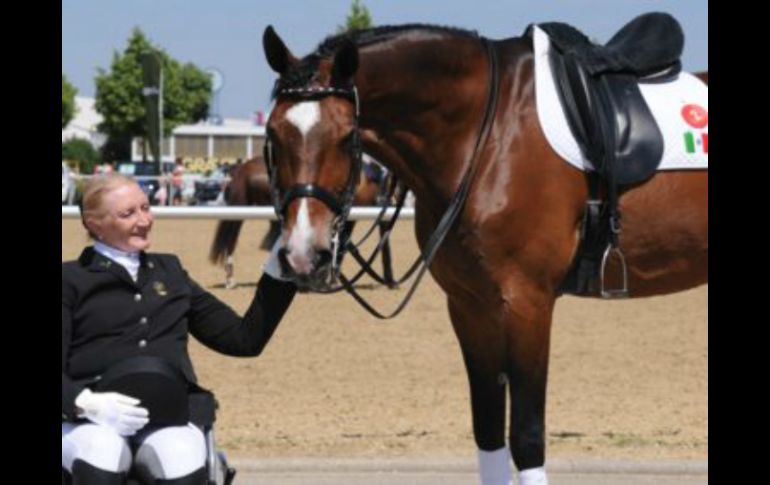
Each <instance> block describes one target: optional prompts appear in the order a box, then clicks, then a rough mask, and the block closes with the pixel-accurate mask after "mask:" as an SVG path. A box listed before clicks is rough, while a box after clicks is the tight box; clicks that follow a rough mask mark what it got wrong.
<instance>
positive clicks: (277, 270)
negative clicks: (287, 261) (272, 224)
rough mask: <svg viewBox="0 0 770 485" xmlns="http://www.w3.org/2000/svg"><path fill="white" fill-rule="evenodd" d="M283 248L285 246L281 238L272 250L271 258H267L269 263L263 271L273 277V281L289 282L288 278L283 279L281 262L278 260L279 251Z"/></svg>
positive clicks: (266, 263)
mask: <svg viewBox="0 0 770 485" xmlns="http://www.w3.org/2000/svg"><path fill="white" fill-rule="evenodd" d="M282 247H283V244H282V242H281V237H280V236H279V237H278V239H277V240H276V241H275V243H274V244H273V248H272V249H271V250H270V256H268V257H267V261H266V262H265V264H264V265H263V266H262V271H264V272H265V273H267V274H268V275H270V276H272V277H273V279H276V280H279V281H289V279H288V278H284V277H283V275H282V271H281V262H280V261H279V260H278V251H280V250H281V248H282Z"/></svg>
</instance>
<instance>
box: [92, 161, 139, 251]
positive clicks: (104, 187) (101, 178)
mask: <svg viewBox="0 0 770 485" xmlns="http://www.w3.org/2000/svg"><path fill="white" fill-rule="evenodd" d="M130 184H134V185H136V181H135V180H134V179H132V178H130V177H126V176H125V175H123V174H119V173H108V174H104V175H97V176H94V177H92V178H91V179H90V180H89V181H88V182H86V185H85V187H84V188H83V197H82V198H81V199H80V221H81V222H82V223H83V227H85V228H86V231H88V235H89V236H90V237H91V238H92V239H98V237H97V236H96V235H95V234H94V233H92V232H91V229H89V228H88V225H87V224H86V219H87V218H89V217H99V216H101V213H102V212H103V208H102V203H103V201H104V196H105V195H107V194H108V193H110V192H112V191H113V190H115V189H117V188H119V187H123V186H125V185H130Z"/></svg>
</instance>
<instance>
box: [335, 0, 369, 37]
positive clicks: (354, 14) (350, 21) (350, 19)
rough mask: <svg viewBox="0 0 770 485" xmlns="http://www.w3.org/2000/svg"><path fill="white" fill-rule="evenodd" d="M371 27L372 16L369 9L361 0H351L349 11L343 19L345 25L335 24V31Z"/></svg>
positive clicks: (339, 32)
mask: <svg viewBox="0 0 770 485" xmlns="http://www.w3.org/2000/svg"><path fill="white" fill-rule="evenodd" d="M370 27H372V16H371V15H370V14H369V9H368V8H366V6H365V5H364V4H363V3H362V2H361V0H353V3H352V4H351V5H350V13H349V14H348V16H347V18H346V19H345V25H339V26H337V33H338V34H342V33H344V32H351V31H353V30H361V29H368V28H370Z"/></svg>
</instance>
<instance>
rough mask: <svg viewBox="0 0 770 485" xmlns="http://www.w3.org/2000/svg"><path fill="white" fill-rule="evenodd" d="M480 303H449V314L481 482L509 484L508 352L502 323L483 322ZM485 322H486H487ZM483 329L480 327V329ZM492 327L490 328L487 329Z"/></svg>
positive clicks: (491, 484)
mask: <svg viewBox="0 0 770 485" xmlns="http://www.w3.org/2000/svg"><path fill="white" fill-rule="evenodd" d="M477 308H478V305H473V304H460V303H458V302H457V300H451V299H450V303H449V316H450V318H451V320H452V325H453V326H454V329H455V333H456V334H457V337H458V340H459V342H460V347H461V349H462V353H463V359H464V361H465V368H466V370H467V373H468V383H469V386H470V395H471V412H472V414H473V436H474V439H475V441H476V446H477V447H478V452H477V458H478V463H479V476H480V479H481V481H480V483H481V485H509V484H510V482H511V466H510V452H509V451H508V450H507V449H506V447H505V382H506V379H505V374H504V369H505V352H504V345H503V342H504V338H503V335H502V333H501V332H500V331H499V330H500V329H499V327H497V328H496V329H495V327H496V326H494V325H489V324H488V323H490V322H480V321H479V319H480V318H483V317H481V316H480V315H479V313H478V312H476V311H474V310H475V309H477ZM484 323H487V324H486V325H485V324H484ZM479 329H481V331H479ZM487 330H489V331H487Z"/></svg>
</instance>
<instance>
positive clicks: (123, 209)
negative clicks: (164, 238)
mask: <svg viewBox="0 0 770 485" xmlns="http://www.w3.org/2000/svg"><path fill="white" fill-rule="evenodd" d="M100 213H101V215H100V216H97V217H93V218H90V219H89V228H90V229H91V232H92V233H94V234H95V235H96V236H97V237H98V238H99V240H100V241H102V242H103V243H105V244H107V245H109V246H112V247H113V248H116V249H120V250H121V251H126V252H136V251H144V250H146V249H147V248H149V247H150V237H149V236H150V230H151V229H152V221H153V220H152V214H151V213H150V202H149V201H148V200H147V195H145V193H144V192H142V189H140V188H139V186H138V185H136V184H133V183H131V184H122V185H119V186H118V187H116V188H114V189H113V190H111V191H109V192H107V193H106V194H104V196H103V197H102V203H101V207H100Z"/></svg>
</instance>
